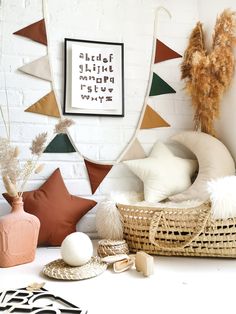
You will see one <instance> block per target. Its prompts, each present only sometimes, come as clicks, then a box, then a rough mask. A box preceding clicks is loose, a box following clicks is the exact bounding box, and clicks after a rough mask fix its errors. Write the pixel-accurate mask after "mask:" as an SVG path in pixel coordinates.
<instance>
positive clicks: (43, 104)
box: [25, 91, 60, 118]
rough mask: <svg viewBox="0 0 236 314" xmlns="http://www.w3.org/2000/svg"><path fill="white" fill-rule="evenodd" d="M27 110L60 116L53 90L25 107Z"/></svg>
mask: <svg viewBox="0 0 236 314" xmlns="http://www.w3.org/2000/svg"><path fill="white" fill-rule="evenodd" d="M25 111H27V112H34V113H39V114H43V115H46V116H52V117H56V118H60V112H59V109H58V105H57V101H56V97H55V94H54V92H53V91H51V92H50V93H49V94H47V95H45V96H44V97H43V98H41V99H39V100H38V101H37V102H36V103H35V104H33V105H32V106H30V107H29V108H27V109H25Z"/></svg>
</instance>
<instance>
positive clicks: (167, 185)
mask: <svg viewBox="0 0 236 314" xmlns="http://www.w3.org/2000/svg"><path fill="white" fill-rule="evenodd" d="M123 163H124V164H125V165H127V166H128V167H129V169H130V170H132V171H133V172H134V174H136V175H137V176H138V177H139V178H140V179H141V180H142V181H143V184H144V198H145V201H148V202H159V201H162V200H164V199H166V198H167V197H168V196H170V195H172V194H175V193H178V192H182V191H184V190H186V189H187V188H188V187H189V186H190V185H191V176H192V175H193V174H194V172H195V171H196V169H197V161H196V160H191V159H183V158H180V157H176V156H175V155H174V154H173V153H172V152H171V151H170V150H169V149H168V148H167V146H166V145H164V144H163V143H161V142H159V141H158V142H156V143H155V145H154V147H153V149H152V152H151V154H150V155H149V157H147V158H143V159H135V160H128V161H124V162H123Z"/></svg>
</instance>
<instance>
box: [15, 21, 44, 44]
mask: <svg viewBox="0 0 236 314" xmlns="http://www.w3.org/2000/svg"><path fill="white" fill-rule="evenodd" d="M13 34H14V35H20V36H23V37H27V38H30V39H32V40H34V41H37V42H38V43H40V44H43V45H47V34H46V27H45V21H44V19H42V20H40V21H38V22H35V23H33V24H30V25H28V26H26V27H24V28H22V29H20V30H19V31H17V32H15V33H13Z"/></svg>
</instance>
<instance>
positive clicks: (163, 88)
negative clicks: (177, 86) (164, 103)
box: [149, 73, 176, 96]
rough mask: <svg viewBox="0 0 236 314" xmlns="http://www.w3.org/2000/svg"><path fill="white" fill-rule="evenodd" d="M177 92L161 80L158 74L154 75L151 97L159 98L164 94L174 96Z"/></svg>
mask: <svg viewBox="0 0 236 314" xmlns="http://www.w3.org/2000/svg"><path fill="white" fill-rule="evenodd" d="M172 93H176V91H175V90H174V89H173V88H172V87H171V86H170V85H168V84H167V83H166V82H165V81H163V79H161V78H160V77H159V76H158V75H157V74H156V73H153V77H152V86H151V90H150V94H149V96H157V95H162V94H172Z"/></svg>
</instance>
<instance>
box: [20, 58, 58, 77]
mask: <svg viewBox="0 0 236 314" xmlns="http://www.w3.org/2000/svg"><path fill="white" fill-rule="evenodd" d="M18 70H20V71H22V72H24V73H27V74H30V75H33V76H36V77H39V78H41V79H43V80H46V81H50V82H51V81H52V77H51V71H50V64H49V58H48V55H46V56H44V57H42V58H40V59H37V60H34V61H33V62H31V63H28V64H26V65H23V66H22V67H21V68H19V69H18Z"/></svg>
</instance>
